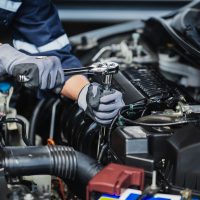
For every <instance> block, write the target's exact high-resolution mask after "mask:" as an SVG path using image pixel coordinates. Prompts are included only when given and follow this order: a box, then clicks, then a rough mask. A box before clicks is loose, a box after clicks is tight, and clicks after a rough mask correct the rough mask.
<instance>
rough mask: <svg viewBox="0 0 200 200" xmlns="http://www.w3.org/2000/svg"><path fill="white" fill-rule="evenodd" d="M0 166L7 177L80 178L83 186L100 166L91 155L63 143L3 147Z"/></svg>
mask: <svg viewBox="0 0 200 200" xmlns="http://www.w3.org/2000/svg"><path fill="white" fill-rule="evenodd" d="M0 154H1V155H0V156H1V157H0V167H3V168H4V169H5V172H6V173H8V175H10V176H25V175H42V174H49V175H54V176H58V177H60V178H62V179H64V180H71V181H72V180H75V181H76V179H77V178H78V179H79V180H81V182H80V183H79V184H83V185H87V183H88V181H89V180H90V179H91V178H92V177H93V176H94V175H96V174H97V173H98V172H99V171H100V170H101V169H102V166H101V165H100V164H98V163H97V162H96V161H95V160H93V159H92V158H90V157H88V156H86V155H84V154H82V153H80V152H77V151H75V150H74V149H73V148H71V147H66V146H40V147H38V146H37V147H36V146H31V147H5V148H2V150H1V153H0Z"/></svg>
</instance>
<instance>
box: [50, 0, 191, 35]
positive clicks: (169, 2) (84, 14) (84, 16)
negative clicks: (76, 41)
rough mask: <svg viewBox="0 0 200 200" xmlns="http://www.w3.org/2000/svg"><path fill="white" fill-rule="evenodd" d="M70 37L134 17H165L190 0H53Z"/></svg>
mask: <svg viewBox="0 0 200 200" xmlns="http://www.w3.org/2000/svg"><path fill="white" fill-rule="evenodd" d="M53 2H54V3H55V5H56V7H57V8H58V11H59V16H60V18H61V20H62V22H63V26H64V28H65V30H66V32H67V34H68V35H69V36H72V35H76V34H78V33H81V32H86V31H89V30H94V29H97V28H101V27H106V26H109V25H113V24H116V23H120V22H126V21H131V20H133V19H138V18H139V19H147V18H149V17H151V16H154V17H155V16H163V15H165V14H167V13H169V12H170V11H173V10H175V9H177V8H179V7H181V6H184V5H185V4H187V3H189V2H190V0H53Z"/></svg>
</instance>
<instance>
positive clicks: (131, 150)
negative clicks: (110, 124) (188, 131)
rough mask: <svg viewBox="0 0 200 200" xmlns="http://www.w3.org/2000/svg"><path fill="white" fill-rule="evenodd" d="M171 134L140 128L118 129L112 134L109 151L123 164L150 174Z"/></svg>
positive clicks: (163, 151) (160, 157)
mask: <svg viewBox="0 0 200 200" xmlns="http://www.w3.org/2000/svg"><path fill="white" fill-rule="evenodd" d="M170 136H171V132H169V131H165V130H161V132H160V131H158V130H156V129H150V130H147V129H144V128H142V127H140V126H126V127H118V128H116V129H115V131H114V132H113V133H112V138H111V149H112V151H113V152H114V153H115V154H116V156H117V157H118V158H119V160H121V161H122V162H123V163H124V164H127V165H130V166H135V167H141V168H144V170H145V171H146V172H152V171H153V169H154V168H155V165H156V163H157V162H159V161H160V160H161V159H162V158H163V156H164V153H165V152H166V150H167V143H166V140H167V138H169V137H170Z"/></svg>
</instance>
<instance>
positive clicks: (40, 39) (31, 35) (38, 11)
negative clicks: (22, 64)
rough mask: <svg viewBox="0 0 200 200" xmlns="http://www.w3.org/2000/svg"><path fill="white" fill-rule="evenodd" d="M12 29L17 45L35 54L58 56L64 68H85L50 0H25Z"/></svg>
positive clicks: (16, 46)
mask: <svg viewBox="0 0 200 200" xmlns="http://www.w3.org/2000/svg"><path fill="white" fill-rule="evenodd" d="M12 27H13V29H14V35H13V38H14V39H13V45H14V47H15V48H16V49H18V50H20V51H23V52H25V53H28V54H31V55H46V56H57V57H59V58H60V60H61V62H62V66H63V68H74V67H81V63H80V61H79V60H78V59H77V58H76V57H75V56H74V55H72V54H71V45H70V43H69V40H68V37H67V35H66V34H65V31H64V30H63V27H62V25H61V22H60V19H59V17H58V13H57V10H56V8H55V7H54V5H53V4H52V3H51V1H50V0H23V1H22V5H21V7H20V8H19V10H18V12H17V14H16V16H15V19H14V20H13V24H12Z"/></svg>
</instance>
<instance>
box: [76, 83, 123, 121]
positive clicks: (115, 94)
mask: <svg viewBox="0 0 200 200" xmlns="http://www.w3.org/2000/svg"><path fill="white" fill-rule="evenodd" d="M78 105H79V107H80V108H82V109H83V110H84V111H85V112H86V113H87V114H88V115H89V116H90V117H91V118H93V119H94V120H95V121H96V122H98V123H100V124H103V125H107V124H110V123H111V122H112V120H113V118H114V117H115V116H116V115H117V113H118V111H119V109H120V108H121V107H123V106H124V105H125V104H124V101H123V99H122V93H121V92H119V91H117V90H114V89H111V90H110V91H105V90H103V87H102V86H101V85H99V84H98V83H91V84H88V85H86V86H85V87H84V88H83V89H82V90H81V92H80V94H79V97H78Z"/></svg>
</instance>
